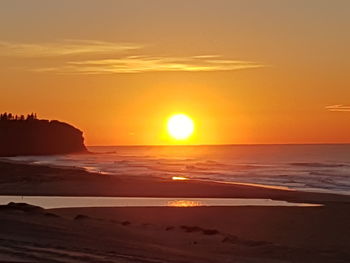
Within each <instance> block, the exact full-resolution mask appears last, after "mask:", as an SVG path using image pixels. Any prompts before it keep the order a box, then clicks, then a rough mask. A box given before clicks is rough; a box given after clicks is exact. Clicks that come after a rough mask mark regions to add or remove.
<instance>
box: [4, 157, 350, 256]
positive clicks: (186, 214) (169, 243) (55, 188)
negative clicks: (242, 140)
mask: <svg viewBox="0 0 350 263" xmlns="http://www.w3.org/2000/svg"><path fill="white" fill-rule="evenodd" d="M0 171H1V184H0V193H1V194H2V195H34V196H45V195H48V196H139V197H141V196H144V197H150V196H152V197H156V196H158V197H183V198H186V197H226V198H228V197H230V198H271V199H275V200H286V201H292V202H302V203H306V202H307V203H314V204H322V205H323V206H317V207H264V206H240V207H142V208H141V207H96V208H60V209H42V208H36V207H32V206H27V205H18V204H17V205H16V204H12V205H7V206H6V205H3V206H1V209H0V221H1V231H0V240H1V241H0V258H1V260H2V261H3V262H348V261H349V260H350V253H349V252H348V251H349V244H350V232H349V229H350V227H349V226H350V223H349V222H350V213H349V211H350V198H349V196H344V195H336V194H323V193H309V192H299V191H288V190H282V189H271V188H264V187H257V186H247V185H240V184H223V183H213V182H203V181H196V180H188V181H186V180H185V181H173V180H164V179H150V178H142V177H140V178H133V179H131V178H127V179H125V178H120V177H115V176H109V175H101V174H98V173H96V174H94V173H88V172H86V171H84V170H82V169H75V168H62V167H48V166H40V165H29V164H24V163H15V162H4V161H2V162H0Z"/></svg>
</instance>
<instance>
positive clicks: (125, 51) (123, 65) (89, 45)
mask: <svg viewBox="0 0 350 263" xmlns="http://www.w3.org/2000/svg"><path fill="white" fill-rule="evenodd" d="M0 56H12V57H19V58H20V57H23V58H31V59H36V58H46V60H38V61H39V62H38V63H37V66H36V67H33V66H31V67H30V69H29V70H31V71H35V72H54V73H59V74H107V73H142V72H169V71H188V72H200V71H207V72H209V71H233V70H242V69H253V68H262V67H265V66H266V65H264V64H263V63H258V62H253V61H244V60H234V59H229V58H226V57H223V56H221V55H219V54H196V55H191V56H180V57H176V56H154V55H150V54H147V52H146V50H145V46H144V45H140V44H133V43H113V42H103V41H92V40H63V41H58V42H51V43H39V44H28V43H11V42H3V41H2V42H1V41H0ZM45 63H46V65H45Z"/></svg>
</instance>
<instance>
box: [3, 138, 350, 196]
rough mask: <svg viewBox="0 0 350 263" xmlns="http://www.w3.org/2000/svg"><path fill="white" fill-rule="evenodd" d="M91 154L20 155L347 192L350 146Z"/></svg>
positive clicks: (108, 169) (119, 170)
mask: <svg viewBox="0 0 350 263" xmlns="http://www.w3.org/2000/svg"><path fill="white" fill-rule="evenodd" d="M88 149H89V150H90V151H91V152H92V154H76V155H56V156H18V157H12V158H7V159H11V160H16V161H25V162H28V163H35V164H43V165H47V164H48V165H58V166H73V167H81V168H84V169H86V170H87V171H91V172H98V173H101V174H112V175H118V176H123V177H128V176H133V177H137V176H142V177H145V176H146V177H162V178H169V179H171V178H172V177H185V178H188V179H201V180H210V181H220V182H239V183H244V184H245V183H247V184H258V185H264V186H273V187H282V188H288V189H295V190H303V191H313V192H328V193H339V194H350V145H349V144H344V145H335V144H328V145H218V146H93V147H88Z"/></svg>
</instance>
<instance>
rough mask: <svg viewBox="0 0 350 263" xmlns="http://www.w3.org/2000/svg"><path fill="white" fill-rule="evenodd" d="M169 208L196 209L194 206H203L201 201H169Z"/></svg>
mask: <svg viewBox="0 0 350 263" xmlns="http://www.w3.org/2000/svg"><path fill="white" fill-rule="evenodd" d="M168 206H173V207H194V206H203V204H202V203H201V202H200V201H189V200H174V201H169V202H168Z"/></svg>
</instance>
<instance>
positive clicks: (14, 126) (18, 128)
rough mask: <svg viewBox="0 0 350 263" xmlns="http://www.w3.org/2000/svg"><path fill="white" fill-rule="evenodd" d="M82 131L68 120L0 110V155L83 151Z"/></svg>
mask: <svg viewBox="0 0 350 263" xmlns="http://www.w3.org/2000/svg"><path fill="white" fill-rule="evenodd" d="M86 151H87V150H86V147H85V145H84V138H83V133H82V131H80V130H79V129H77V128H75V127H73V126H72V125H70V124H67V123H64V122H60V121H56V120H52V121H49V120H40V119H38V118H37V115H36V114H34V113H32V114H28V115H27V116H24V115H20V116H18V115H13V114H11V113H3V114H0V156H18V155H54V154H68V153H78V152H86Z"/></svg>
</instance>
